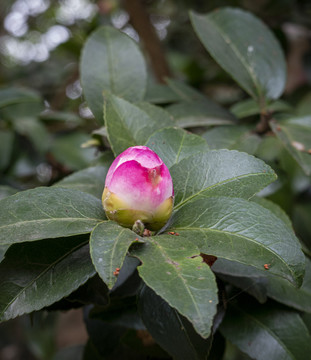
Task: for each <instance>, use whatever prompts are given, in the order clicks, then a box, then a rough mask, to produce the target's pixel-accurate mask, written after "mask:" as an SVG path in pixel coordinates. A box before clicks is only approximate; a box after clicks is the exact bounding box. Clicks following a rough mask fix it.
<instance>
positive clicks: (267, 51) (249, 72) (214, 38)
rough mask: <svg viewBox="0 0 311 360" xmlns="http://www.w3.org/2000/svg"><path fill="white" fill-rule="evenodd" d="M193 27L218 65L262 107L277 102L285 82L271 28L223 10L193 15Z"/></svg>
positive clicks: (283, 66) (281, 57) (250, 17)
mask: <svg viewBox="0 0 311 360" xmlns="http://www.w3.org/2000/svg"><path fill="white" fill-rule="evenodd" d="M190 18H191V22H192V26H193V28H194V30H195V32H196V33H197V35H198V37H199V38H200V40H201V42H202V43H203V45H204V46H205V48H206V49H207V51H209V53H210V54H211V56H212V57H213V58H214V59H215V61H217V62H218V64H219V65H220V66H221V67H222V68H223V69H224V70H225V71H227V72H228V73H229V74H230V75H231V76H232V77H233V78H234V79H235V80H236V81H237V82H238V83H239V84H240V86H241V87H242V88H243V89H244V90H245V91H246V92H247V93H248V94H249V95H251V96H252V97H253V98H254V99H255V100H256V101H257V102H259V103H260V106H261V107H262V106H263V105H264V103H265V98H267V99H277V98H278V97H279V96H280V95H281V94H282V92H283V90H284V87H285V81H286V63H285V58H284V55H283V52H282V49H281V47H280V45H279V43H278V41H277V40H276V38H275V37H274V35H273V33H272V32H271V31H270V30H269V28H268V27H267V26H266V25H265V24H264V23H263V22H262V21H261V20H259V19H258V18H257V17H255V16H254V15H252V14H251V13H249V12H246V11H244V10H241V9H235V8H230V7H226V8H220V9H217V10H215V11H213V12H211V13H209V14H207V15H199V14H195V13H193V12H192V13H190Z"/></svg>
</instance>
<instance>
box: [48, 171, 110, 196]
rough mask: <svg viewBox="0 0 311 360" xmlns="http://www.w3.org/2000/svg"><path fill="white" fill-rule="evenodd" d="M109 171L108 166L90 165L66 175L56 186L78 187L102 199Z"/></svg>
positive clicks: (77, 188)
mask: <svg viewBox="0 0 311 360" xmlns="http://www.w3.org/2000/svg"><path fill="white" fill-rule="evenodd" d="M107 172H108V167H105V166H93V167H89V168H86V169H83V170H80V171H77V172H75V173H73V174H71V175H69V176H67V177H65V178H64V179H62V180H60V181H59V182H58V183H56V184H54V187H62V188H67V189H76V190H79V191H83V192H85V193H88V194H91V195H93V196H95V197H97V198H98V199H101V197H102V193H103V190H104V187H105V179H106V175H107Z"/></svg>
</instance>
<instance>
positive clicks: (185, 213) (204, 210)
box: [170, 197, 305, 286]
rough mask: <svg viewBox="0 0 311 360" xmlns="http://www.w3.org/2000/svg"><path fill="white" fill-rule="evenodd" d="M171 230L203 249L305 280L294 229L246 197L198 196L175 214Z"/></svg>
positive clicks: (288, 277)
mask: <svg viewBox="0 0 311 360" xmlns="http://www.w3.org/2000/svg"><path fill="white" fill-rule="evenodd" d="M170 230H174V231H177V232H178V233H180V236H183V237H186V238H188V239H192V241H194V242H195V243H196V245H197V246H199V249H200V251H201V252H202V253H204V254H208V255H214V256H217V257H220V258H224V259H228V260H234V261H238V262H241V263H243V264H246V265H251V266H254V267H257V268H258V269H263V270H264V265H265V264H270V268H269V272H271V273H272V274H275V275H278V276H281V277H284V278H285V279H287V280H289V281H291V282H293V283H294V284H295V285H297V286H300V285H301V284H302V280H303V275H304V264H305V259H304V255H303V253H302V251H301V247H300V244H299V241H298V239H297V238H296V237H295V234H294V233H293V231H292V230H291V229H290V228H289V227H288V226H287V225H286V224H284V223H283V221H282V220H281V219H279V218H278V217H276V216H275V215H274V214H273V213H272V212H271V211H270V210H267V209H266V208H264V207H262V206H260V205H258V204H256V203H254V202H252V201H247V200H244V199H238V198H229V197H216V198H212V197H210V198H205V199H204V198H203V199H202V198H201V199H200V198H199V199H197V200H195V201H191V202H189V203H187V204H185V205H184V206H183V207H181V208H180V209H179V210H178V211H176V212H175V213H174V214H173V217H172V220H171V225H170Z"/></svg>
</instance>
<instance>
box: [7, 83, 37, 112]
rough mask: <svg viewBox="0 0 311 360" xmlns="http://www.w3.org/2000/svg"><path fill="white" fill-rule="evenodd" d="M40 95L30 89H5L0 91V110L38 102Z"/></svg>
mask: <svg viewBox="0 0 311 360" xmlns="http://www.w3.org/2000/svg"><path fill="white" fill-rule="evenodd" d="M40 101H41V97H40V95H39V94H38V93H37V92H35V91H34V90H31V89H24V88H13V87H12V88H6V89H1V90H0V108H3V107H5V106H8V105H13V104H19V103H23V102H40Z"/></svg>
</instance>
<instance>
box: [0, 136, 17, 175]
mask: <svg viewBox="0 0 311 360" xmlns="http://www.w3.org/2000/svg"><path fill="white" fill-rule="evenodd" d="M13 142H14V133H13V132H12V131H9V130H1V131H0V170H4V169H5V168H6V167H7V166H8V165H9V164H10V159H11V155H12V151H13Z"/></svg>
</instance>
